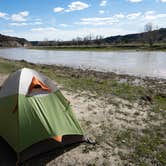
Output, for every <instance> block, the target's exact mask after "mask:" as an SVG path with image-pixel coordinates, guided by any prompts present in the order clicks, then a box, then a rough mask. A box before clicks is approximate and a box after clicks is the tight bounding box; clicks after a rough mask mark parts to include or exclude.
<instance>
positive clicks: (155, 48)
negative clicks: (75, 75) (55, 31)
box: [30, 43, 166, 51]
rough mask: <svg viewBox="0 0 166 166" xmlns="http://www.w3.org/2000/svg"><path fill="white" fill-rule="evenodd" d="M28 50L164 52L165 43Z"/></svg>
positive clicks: (49, 47)
mask: <svg viewBox="0 0 166 166" xmlns="http://www.w3.org/2000/svg"><path fill="white" fill-rule="evenodd" d="M30 49H41V50H59V51H60V50H62V51H64V50H67V51H123V50H137V51H166V44H165V43H161V44H160V43H156V44H155V45H153V46H152V47H150V46H149V45H148V44H144V45H142V44H117V45H100V46H97V45H94V46H93V45H89V46H86V45H80V46H77V45H76V46H32V47H30Z"/></svg>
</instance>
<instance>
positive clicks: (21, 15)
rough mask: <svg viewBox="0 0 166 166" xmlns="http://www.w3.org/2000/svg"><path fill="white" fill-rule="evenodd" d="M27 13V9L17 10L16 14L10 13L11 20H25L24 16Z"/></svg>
mask: <svg viewBox="0 0 166 166" xmlns="http://www.w3.org/2000/svg"><path fill="white" fill-rule="evenodd" d="M28 15H29V12H28V11H23V12H19V13H17V14H12V15H11V20H12V21H15V22H24V21H26V17H27V16H28Z"/></svg>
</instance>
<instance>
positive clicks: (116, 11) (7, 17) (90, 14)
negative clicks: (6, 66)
mask: <svg viewBox="0 0 166 166" xmlns="http://www.w3.org/2000/svg"><path fill="white" fill-rule="evenodd" d="M149 22H150V23H153V25H154V28H161V27H166V0H80V1H79V0H78V1H77V0H0V33H2V34H6V35H12V36H18V37H24V38H26V39H28V40H46V39H48V40H71V39H72V38H76V37H78V36H79V37H84V36H87V35H89V34H92V35H94V36H96V35H102V36H103V37H106V36H113V35H124V34H128V33H137V32H142V31H143V30H144V25H145V24H146V23H149Z"/></svg>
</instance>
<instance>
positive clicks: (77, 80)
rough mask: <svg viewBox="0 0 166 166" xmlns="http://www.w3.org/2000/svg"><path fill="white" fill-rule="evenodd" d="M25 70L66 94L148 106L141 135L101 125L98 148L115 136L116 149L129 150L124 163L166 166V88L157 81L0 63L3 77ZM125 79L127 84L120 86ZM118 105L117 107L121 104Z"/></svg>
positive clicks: (63, 68)
mask: <svg viewBox="0 0 166 166" xmlns="http://www.w3.org/2000/svg"><path fill="white" fill-rule="evenodd" d="M22 67H29V68H33V69H36V70H38V71H40V72H43V73H44V74H46V75H47V76H49V77H51V78H52V79H54V80H56V81H57V82H58V83H59V84H61V85H63V87H64V88H65V90H69V91H89V93H91V94H95V96H96V97H97V98H98V97H101V96H102V97H104V99H105V100H107V101H108V102H111V99H110V97H112V96H116V97H120V98H123V99H125V100H128V101H130V102H131V103H132V102H141V103H145V106H146V105H148V106H149V107H150V109H149V110H148V115H149V116H148V119H147V120H146V123H147V124H148V125H147V127H146V129H144V130H143V131H142V132H141V133H140V132H138V131H137V130H134V129H129V128H124V129H120V130H118V131H113V130H112V129H111V127H106V126H102V125H101V127H103V130H104V132H103V135H101V136H97V135H96V136H95V137H96V139H97V141H98V144H100V143H101V142H103V141H104V142H106V144H107V143H108V144H109V142H108V140H109V138H110V135H112V137H113V140H112V141H113V143H114V146H117V147H119V148H122V149H123V148H124V147H125V149H127V150H128V153H124V152H123V151H119V152H118V155H119V156H120V158H121V160H122V161H123V162H124V163H127V165H129V163H131V164H133V165H142V166H143V165H144V166H146V165H147V166H148V165H161V166H164V165H166V158H165V156H166V148H165V147H166V134H165V133H166V121H165V119H166V93H165V92H164V91H163V90H164V89H166V88H165V84H162V85H160V83H158V82H157V81H151V80H144V85H135V84H134V83H133V80H134V79H135V77H127V76H126V77H124V76H118V75H115V74H109V75H108V74H104V73H100V72H88V71H82V70H74V69H72V68H67V67H56V66H48V65H34V64H30V63H26V62H24V61H22V62H18V61H8V60H4V59H0V72H1V73H4V74H7V73H11V72H12V71H15V70H16V69H19V68H22ZM123 79H127V81H126V82H121V80H123ZM149 100H150V101H149ZM115 104H116V105H118V103H115ZM135 116H136V115H135ZM156 122H158V123H156ZM110 123H111V122H110ZM84 125H88V124H84ZM85 127H87V126H85ZM89 148H92V147H89V145H88V146H86V148H85V149H84V150H85V153H86V152H88V151H89V150H91V149H89ZM93 148H94V147H93ZM93 148H92V149H93ZM106 157H107V156H106Z"/></svg>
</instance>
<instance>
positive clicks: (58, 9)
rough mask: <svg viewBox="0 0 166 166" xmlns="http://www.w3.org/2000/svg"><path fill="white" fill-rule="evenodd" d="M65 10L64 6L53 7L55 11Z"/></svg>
mask: <svg viewBox="0 0 166 166" xmlns="http://www.w3.org/2000/svg"><path fill="white" fill-rule="evenodd" d="M63 10H64V8H62V7H56V8H54V9H53V11H54V12H55V13H59V12H62V11H63Z"/></svg>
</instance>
